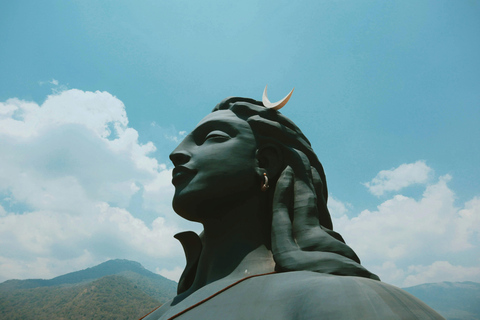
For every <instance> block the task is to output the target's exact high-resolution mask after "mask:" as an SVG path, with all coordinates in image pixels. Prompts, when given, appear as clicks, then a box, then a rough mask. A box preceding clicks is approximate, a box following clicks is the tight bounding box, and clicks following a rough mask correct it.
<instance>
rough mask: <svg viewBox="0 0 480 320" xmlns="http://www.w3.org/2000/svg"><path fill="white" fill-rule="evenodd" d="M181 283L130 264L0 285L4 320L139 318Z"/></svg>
mask: <svg viewBox="0 0 480 320" xmlns="http://www.w3.org/2000/svg"><path fill="white" fill-rule="evenodd" d="M176 287H177V284H176V283H175V282H174V281H171V280H168V279H166V278H164V277H162V276H160V275H158V274H155V273H153V272H150V271H148V270H147V269H145V268H144V267H143V266H142V265H141V264H139V263H138V262H134V261H129V260H110V261H107V262H104V263H102V264H100V265H98V266H95V267H92V268H88V269H85V270H81V271H76V272H72V273H68V274H65V275H62V276H59V277H56V278H53V279H49V280H43V279H29V280H8V281H5V282H4V283H1V284H0V318H1V319H94V318H95V319H138V318H139V317H141V316H142V315H145V314H146V313H148V312H150V311H151V310H153V309H154V308H156V307H158V306H159V305H161V304H162V303H164V302H166V301H168V300H170V299H171V298H173V297H174V296H175V295H176Z"/></svg>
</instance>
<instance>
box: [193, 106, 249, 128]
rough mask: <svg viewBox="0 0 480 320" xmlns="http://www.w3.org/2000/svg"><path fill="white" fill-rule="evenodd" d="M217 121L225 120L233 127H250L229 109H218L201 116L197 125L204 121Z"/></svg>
mask: <svg viewBox="0 0 480 320" xmlns="http://www.w3.org/2000/svg"><path fill="white" fill-rule="evenodd" d="M209 122H211V123H218V122H226V123H229V124H230V125H232V126H234V127H244V128H250V126H249V125H248V123H247V122H246V121H245V120H242V119H240V118H239V117H237V116H236V115H235V113H233V112H232V111H231V110H219V111H215V112H212V113H210V114H208V115H207V116H206V117H205V118H203V119H202V120H201V121H200V122H199V123H198V124H197V127H200V126H202V125H204V124H206V123H209Z"/></svg>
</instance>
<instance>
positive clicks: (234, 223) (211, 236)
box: [189, 197, 275, 292]
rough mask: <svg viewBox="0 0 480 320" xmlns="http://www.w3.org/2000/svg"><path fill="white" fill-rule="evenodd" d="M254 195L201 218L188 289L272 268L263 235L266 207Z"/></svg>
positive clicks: (267, 243) (264, 232)
mask: <svg viewBox="0 0 480 320" xmlns="http://www.w3.org/2000/svg"><path fill="white" fill-rule="evenodd" d="M260 200H261V199H259V198H257V197H252V198H251V199H249V200H247V201H245V202H244V203H242V204H241V205H238V206H236V207H235V208H233V209H230V210H229V211H228V212H226V213H225V214H223V215H219V214H215V215H214V216H215V217H221V218H215V219H206V220H205V221H204V222H203V225H204V235H203V249H202V253H201V255H200V259H199V262H198V268H197V273H196V277H195V280H194V282H193V284H192V287H191V288H190V290H189V291H190V292H193V291H196V290H197V289H199V288H201V287H203V286H205V285H207V284H209V283H212V282H214V281H217V280H219V279H231V280H232V281H236V280H239V279H242V278H244V277H247V276H250V275H254V274H262V273H267V272H273V271H274V268H275V263H274V260H273V256H272V253H271V251H270V250H269V249H268V247H269V240H268V238H266V232H267V231H266V226H265V222H262V217H265V216H266V212H265V211H264V210H265V208H264V206H263V204H262V202H261V201H260Z"/></svg>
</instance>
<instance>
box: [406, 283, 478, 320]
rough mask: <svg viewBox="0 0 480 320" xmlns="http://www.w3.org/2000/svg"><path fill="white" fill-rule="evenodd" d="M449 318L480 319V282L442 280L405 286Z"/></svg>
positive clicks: (451, 319)
mask: <svg viewBox="0 0 480 320" xmlns="http://www.w3.org/2000/svg"><path fill="white" fill-rule="evenodd" d="M403 290H405V291H407V292H409V293H411V294H413V295H414V296H415V297H417V298H419V299H420V300H422V301H423V302H425V303H426V304H428V305H429V306H430V307H432V308H433V309H435V310H436V311H437V312H438V313H440V314H441V315H442V316H444V317H445V318H446V319H448V320H475V319H480V283H476V282H470V281H467V282H441V283H426V284H421V285H418V286H414V287H409V288H403Z"/></svg>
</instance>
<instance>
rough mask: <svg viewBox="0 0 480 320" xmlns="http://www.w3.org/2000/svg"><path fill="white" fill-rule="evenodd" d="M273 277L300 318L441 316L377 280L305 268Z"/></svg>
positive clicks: (427, 317)
mask: <svg viewBox="0 0 480 320" xmlns="http://www.w3.org/2000/svg"><path fill="white" fill-rule="evenodd" d="M276 277H277V281H272V285H273V286H274V287H275V289H274V290H276V291H277V292H279V294H286V295H287V294H288V295H290V297H291V299H290V300H289V301H290V304H291V306H293V307H295V308H298V310H297V311H298V312H299V314H301V315H302V316H301V317H300V319H314V318H315V317H316V316H318V315H321V316H322V319H443V317H442V316H440V315H439V314H438V313H437V312H436V311H435V310H433V309H432V308H430V307H429V306H428V305H426V304H425V303H423V302H422V301H421V300H419V299H417V298H416V297H414V296H412V295H411V294H409V293H408V292H406V291H404V290H402V289H400V288H397V287H395V286H392V285H389V284H387V283H384V282H381V281H377V280H372V279H367V278H361V277H351V276H335V275H328V274H321V273H315V272H309V271H298V272H288V273H280V274H278V275H276ZM274 283H275V284H274ZM281 291H283V293H280V292H281ZM292 298H293V299H292Z"/></svg>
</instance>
